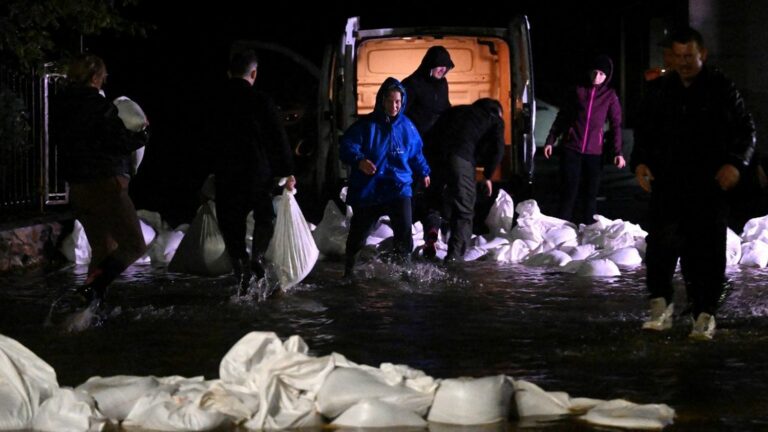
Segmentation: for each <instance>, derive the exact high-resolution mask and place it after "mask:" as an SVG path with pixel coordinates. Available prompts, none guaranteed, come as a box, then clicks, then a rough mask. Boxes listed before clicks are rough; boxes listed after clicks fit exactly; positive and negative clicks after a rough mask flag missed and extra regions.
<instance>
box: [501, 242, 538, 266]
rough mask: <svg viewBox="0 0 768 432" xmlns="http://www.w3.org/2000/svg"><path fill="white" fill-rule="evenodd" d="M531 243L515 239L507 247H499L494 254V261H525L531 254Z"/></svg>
mask: <svg viewBox="0 0 768 432" xmlns="http://www.w3.org/2000/svg"><path fill="white" fill-rule="evenodd" d="M532 245H533V246H534V247H535V243H534V242H532V241H526V240H521V239H516V240H514V241H512V244H511V245H509V246H501V247H500V248H499V250H498V251H497V252H496V261H499V262H507V263H519V262H522V261H523V260H525V259H526V258H527V257H528V255H530V253H531V246H532Z"/></svg>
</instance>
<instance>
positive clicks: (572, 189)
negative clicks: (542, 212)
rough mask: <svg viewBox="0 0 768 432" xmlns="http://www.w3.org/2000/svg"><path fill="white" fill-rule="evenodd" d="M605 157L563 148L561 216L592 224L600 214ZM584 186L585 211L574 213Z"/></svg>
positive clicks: (561, 160) (559, 215)
mask: <svg viewBox="0 0 768 432" xmlns="http://www.w3.org/2000/svg"><path fill="white" fill-rule="evenodd" d="M601 172H602V156H601V155H588V154H582V153H579V152H577V151H575V150H571V149H564V150H563V152H562V155H561V159H560V210H559V213H558V217H559V218H560V219H565V220H568V221H572V222H576V223H585V224H591V223H593V222H594V219H593V218H592V216H594V215H595V213H597V192H598V190H599V189H600V174H601ZM580 185H583V195H582V201H581V203H582V204H583V213H582V214H581V215H574V214H573V212H574V208H575V207H576V200H577V198H578V196H579V186H580Z"/></svg>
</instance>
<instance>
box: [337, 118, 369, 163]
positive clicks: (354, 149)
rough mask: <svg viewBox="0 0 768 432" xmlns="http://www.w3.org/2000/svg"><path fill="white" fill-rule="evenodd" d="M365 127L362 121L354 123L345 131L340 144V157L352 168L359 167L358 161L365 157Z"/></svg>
mask: <svg viewBox="0 0 768 432" xmlns="http://www.w3.org/2000/svg"><path fill="white" fill-rule="evenodd" d="M363 132H364V128H363V127H362V125H361V124H360V122H359V121H358V122H356V123H354V124H353V125H352V126H350V127H349V129H347V131H346V132H344V135H343V136H342V137H341V142H340V144H339V159H341V161H342V162H344V163H345V164H347V165H349V166H350V167H352V168H356V167H357V163H358V162H359V161H361V160H363V159H365V153H364V148H363V143H364V134H363Z"/></svg>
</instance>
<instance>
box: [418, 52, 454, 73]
mask: <svg viewBox="0 0 768 432" xmlns="http://www.w3.org/2000/svg"><path fill="white" fill-rule="evenodd" d="M439 66H445V67H447V68H448V70H451V69H453V67H454V64H453V60H451V54H450V53H448V50H447V49H445V47H444V46H442V45H435V46H433V47H430V48H429V49H428V50H427V52H426V54H424V58H423V59H421V64H420V65H419V69H418V72H419V73H421V74H425V76H429V71H431V70H432V69H434V68H436V67H439Z"/></svg>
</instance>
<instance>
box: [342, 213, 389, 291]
mask: <svg viewBox="0 0 768 432" xmlns="http://www.w3.org/2000/svg"><path fill="white" fill-rule="evenodd" d="M381 214H382V210H381V209H380V207H379V206H371V207H363V206H357V205H356V206H353V207H352V219H351V220H350V221H349V234H348V235H347V245H346V252H345V259H344V278H352V277H353V275H354V267H355V259H356V256H357V253H358V252H360V249H362V248H363V246H364V245H365V239H366V238H367V237H368V234H370V232H371V229H372V228H373V224H374V223H375V222H376V221H377V220H379V217H380V216H381Z"/></svg>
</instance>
